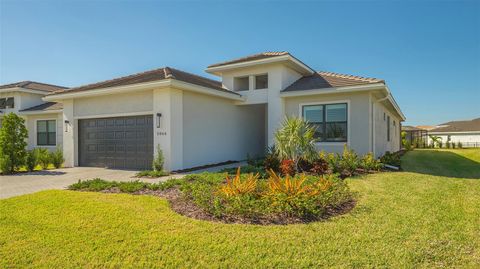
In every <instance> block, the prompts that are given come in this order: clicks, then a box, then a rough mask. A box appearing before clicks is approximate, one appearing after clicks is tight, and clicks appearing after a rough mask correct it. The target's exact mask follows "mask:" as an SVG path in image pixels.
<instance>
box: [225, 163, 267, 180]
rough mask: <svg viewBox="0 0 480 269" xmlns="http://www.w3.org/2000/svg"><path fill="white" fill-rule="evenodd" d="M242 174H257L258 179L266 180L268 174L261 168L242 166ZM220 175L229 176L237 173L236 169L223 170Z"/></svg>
mask: <svg viewBox="0 0 480 269" xmlns="http://www.w3.org/2000/svg"><path fill="white" fill-rule="evenodd" d="M242 172H243V173H244V174H250V173H252V174H258V176H259V178H267V177H268V174H267V172H266V171H265V169H264V168H263V167H258V166H252V165H246V166H242ZM220 173H228V174H230V175H235V174H236V173H237V168H225V169H222V170H221V171H220Z"/></svg>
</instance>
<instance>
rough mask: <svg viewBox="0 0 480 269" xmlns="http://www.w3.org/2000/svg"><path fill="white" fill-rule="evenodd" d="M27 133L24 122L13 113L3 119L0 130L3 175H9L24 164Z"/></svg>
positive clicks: (0, 156) (0, 154)
mask: <svg viewBox="0 0 480 269" xmlns="http://www.w3.org/2000/svg"><path fill="white" fill-rule="evenodd" d="M27 138H28V131H27V128H26V127H25V120H24V119H23V118H21V117H19V116H18V115H16V114H15V113H10V114H8V115H6V116H5V117H3V122H2V128H0V162H2V164H1V165H0V166H1V167H2V172H3V173H4V174H11V173H13V172H14V171H16V170H18V168H20V167H21V166H22V165H24V164H25V157H26V155H27V150H26V147H27V142H26V139H27Z"/></svg>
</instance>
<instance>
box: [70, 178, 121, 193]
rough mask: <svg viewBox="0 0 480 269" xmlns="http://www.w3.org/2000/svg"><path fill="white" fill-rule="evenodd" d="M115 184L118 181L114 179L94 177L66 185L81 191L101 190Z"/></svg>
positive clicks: (115, 185)
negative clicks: (107, 179)
mask: <svg viewBox="0 0 480 269" xmlns="http://www.w3.org/2000/svg"><path fill="white" fill-rule="evenodd" d="M117 186H118V182H116V181H106V180H103V179H99V178H95V179H91V180H79V181H78V182H77V183H75V184H72V185H70V186H68V189H69V190H82V191H103V190H106V189H110V188H113V187H117Z"/></svg>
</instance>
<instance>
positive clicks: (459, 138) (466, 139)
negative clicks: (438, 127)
mask: <svg viewBox="0 0 480 269" xmlns="http://www.w3.org/2000/svg"><path fill="white" fill-rule="evenodd" d="M428 134H429V135H435V136H439V137H441V138H442V142H443V144H445V143H446V142H447V141H448V136H450V142H453V143H458V142H461V143H480V132H465V133H459V132H456V133H435V132H431V133H428ZM431 142H432V140H431V139H430V137H428V144H430V143H431Z"/></svg>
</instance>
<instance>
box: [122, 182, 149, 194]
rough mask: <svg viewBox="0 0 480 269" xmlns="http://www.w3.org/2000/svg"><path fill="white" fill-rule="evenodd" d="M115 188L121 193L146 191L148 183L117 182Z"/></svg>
mask: <svg viewBox="0 0 480 269" xmlns="http://www.w3.org/2000/svg"><path fill="white" fill-rule="evenodd" d="M117 184H118V185H117V187H118V188H119V189H120V191H121V192H127V193H132V192H137V191H140V190H144V189H147V185H148V183H145V182H140V181H138V180H137V181H131V182H118V183H117Z"/></svg>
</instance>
